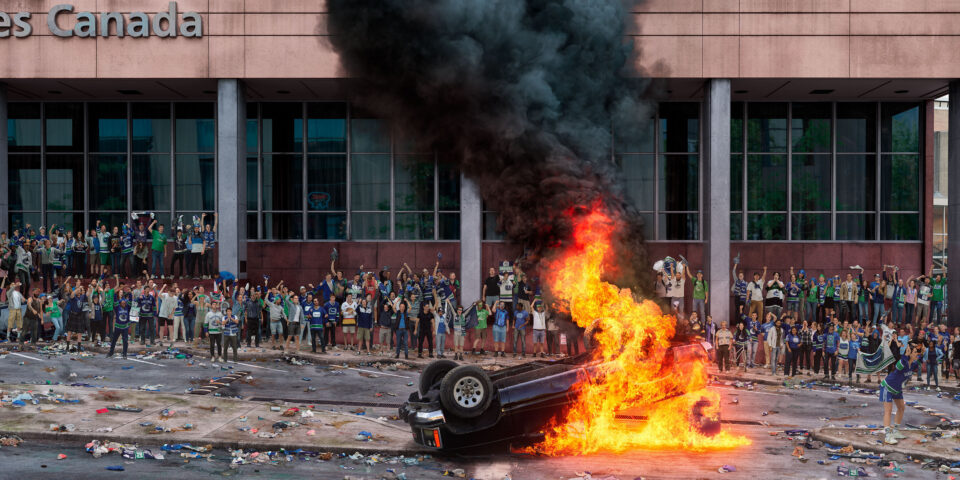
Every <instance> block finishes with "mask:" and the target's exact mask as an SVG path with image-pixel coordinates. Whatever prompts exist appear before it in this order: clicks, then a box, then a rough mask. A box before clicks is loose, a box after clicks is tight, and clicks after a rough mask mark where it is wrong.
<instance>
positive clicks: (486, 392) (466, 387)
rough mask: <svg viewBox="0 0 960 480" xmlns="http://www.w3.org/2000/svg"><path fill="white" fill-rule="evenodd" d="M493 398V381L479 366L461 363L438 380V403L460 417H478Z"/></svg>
mask: <svg viewBox="0 0 960 480" xmlns="http://www.w3.org/2000/svg"><path fill="white" fill-rule="evenodd" d="M492 400H493V383H492V382H490V377H488V376H487V373H486V372H484V371H483V370H482V369H480V367H477V366H474V365H463V366H460V367H457V368H454V369H453V370H451V371H450V372H449V373H447V375H446V376H445V377H443V380H442V381H441V382H440V403H441V404H443V408H444V409H445V410H447V411H448V412H449V413H452V414H453V415H455V416H457V417H460V418H475V417H479V416H480V415H482V414H483V412H484V411H486V409H487V407H489V406H490V402H491V401H492Z"/></svg>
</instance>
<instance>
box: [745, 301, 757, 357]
mask: <svg viewBox="0 0 960 480" xmlns="http://www.w3.org/2000/svg"><path fill="white" fill-rule="evenodd" d="M746 327H747V335H748V336H749V339H748V340H747V367H748V368H754V367H756V364H755V363H754V362H756V361H757V347H759V346H760V319H759V318H757V312H750V319H749V320H748V321H747V323H746Z"/></svg>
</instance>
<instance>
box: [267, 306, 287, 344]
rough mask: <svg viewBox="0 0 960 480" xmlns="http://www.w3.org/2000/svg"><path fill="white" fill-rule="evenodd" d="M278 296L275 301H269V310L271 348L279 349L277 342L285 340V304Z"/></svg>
mask: <svg viewBox="0 0 960 480" xmlns="http://www.w3.org/2000/svg"><path fill="white" fill-rule="evenodd" d="M281 301H282V300H281V299H280V296H279V295H278V296H277V297H276V298H274V299H273V301H272V302H271V301H267V308H269V309H270V347H271V348H273V349H274V350H276V349H278V348H279V347H278V346H277V342H278V341H279V340H282V338H283V316H284V313H283V304H282V303H281Z"/></svg>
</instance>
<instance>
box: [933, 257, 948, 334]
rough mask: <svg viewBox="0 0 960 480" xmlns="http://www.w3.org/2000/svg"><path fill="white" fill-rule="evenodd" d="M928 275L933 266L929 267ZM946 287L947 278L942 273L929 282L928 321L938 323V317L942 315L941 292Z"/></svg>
mask: <svg viewBox="0 0 960 480" xmlns="http://www.w3.org/2000/svg"><path fill="white" fill-rule="evenodd" d="M930 273H933V265H931V266H930ZM946 285H947V278H946V277H944V276H943V274H942V273H938V274H937V276H936V277H933V281H931V282H930V288H931V289H932V290H933V293H932V294H931V296H930V321H931V322H932V323H940V315H941V314H942V313H943V290H944V287H945V286H946Z"/></svg>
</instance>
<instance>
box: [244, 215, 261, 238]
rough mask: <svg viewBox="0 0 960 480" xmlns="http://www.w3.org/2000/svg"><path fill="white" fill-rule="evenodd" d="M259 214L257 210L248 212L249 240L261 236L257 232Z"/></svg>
mask: <svg viewBox="0 0 960 480" xmlns="http://www.w3.org/2000/svg"><path fill="white" fill-rule="evenodd" d="M259 216H260V215H259V214H257V213H256V212H253V213H251V212H247V240H256V239H257V237H258V236H259V233H258V232H257V227H258V220H257V218H258V217H259Z"/></svg>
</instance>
